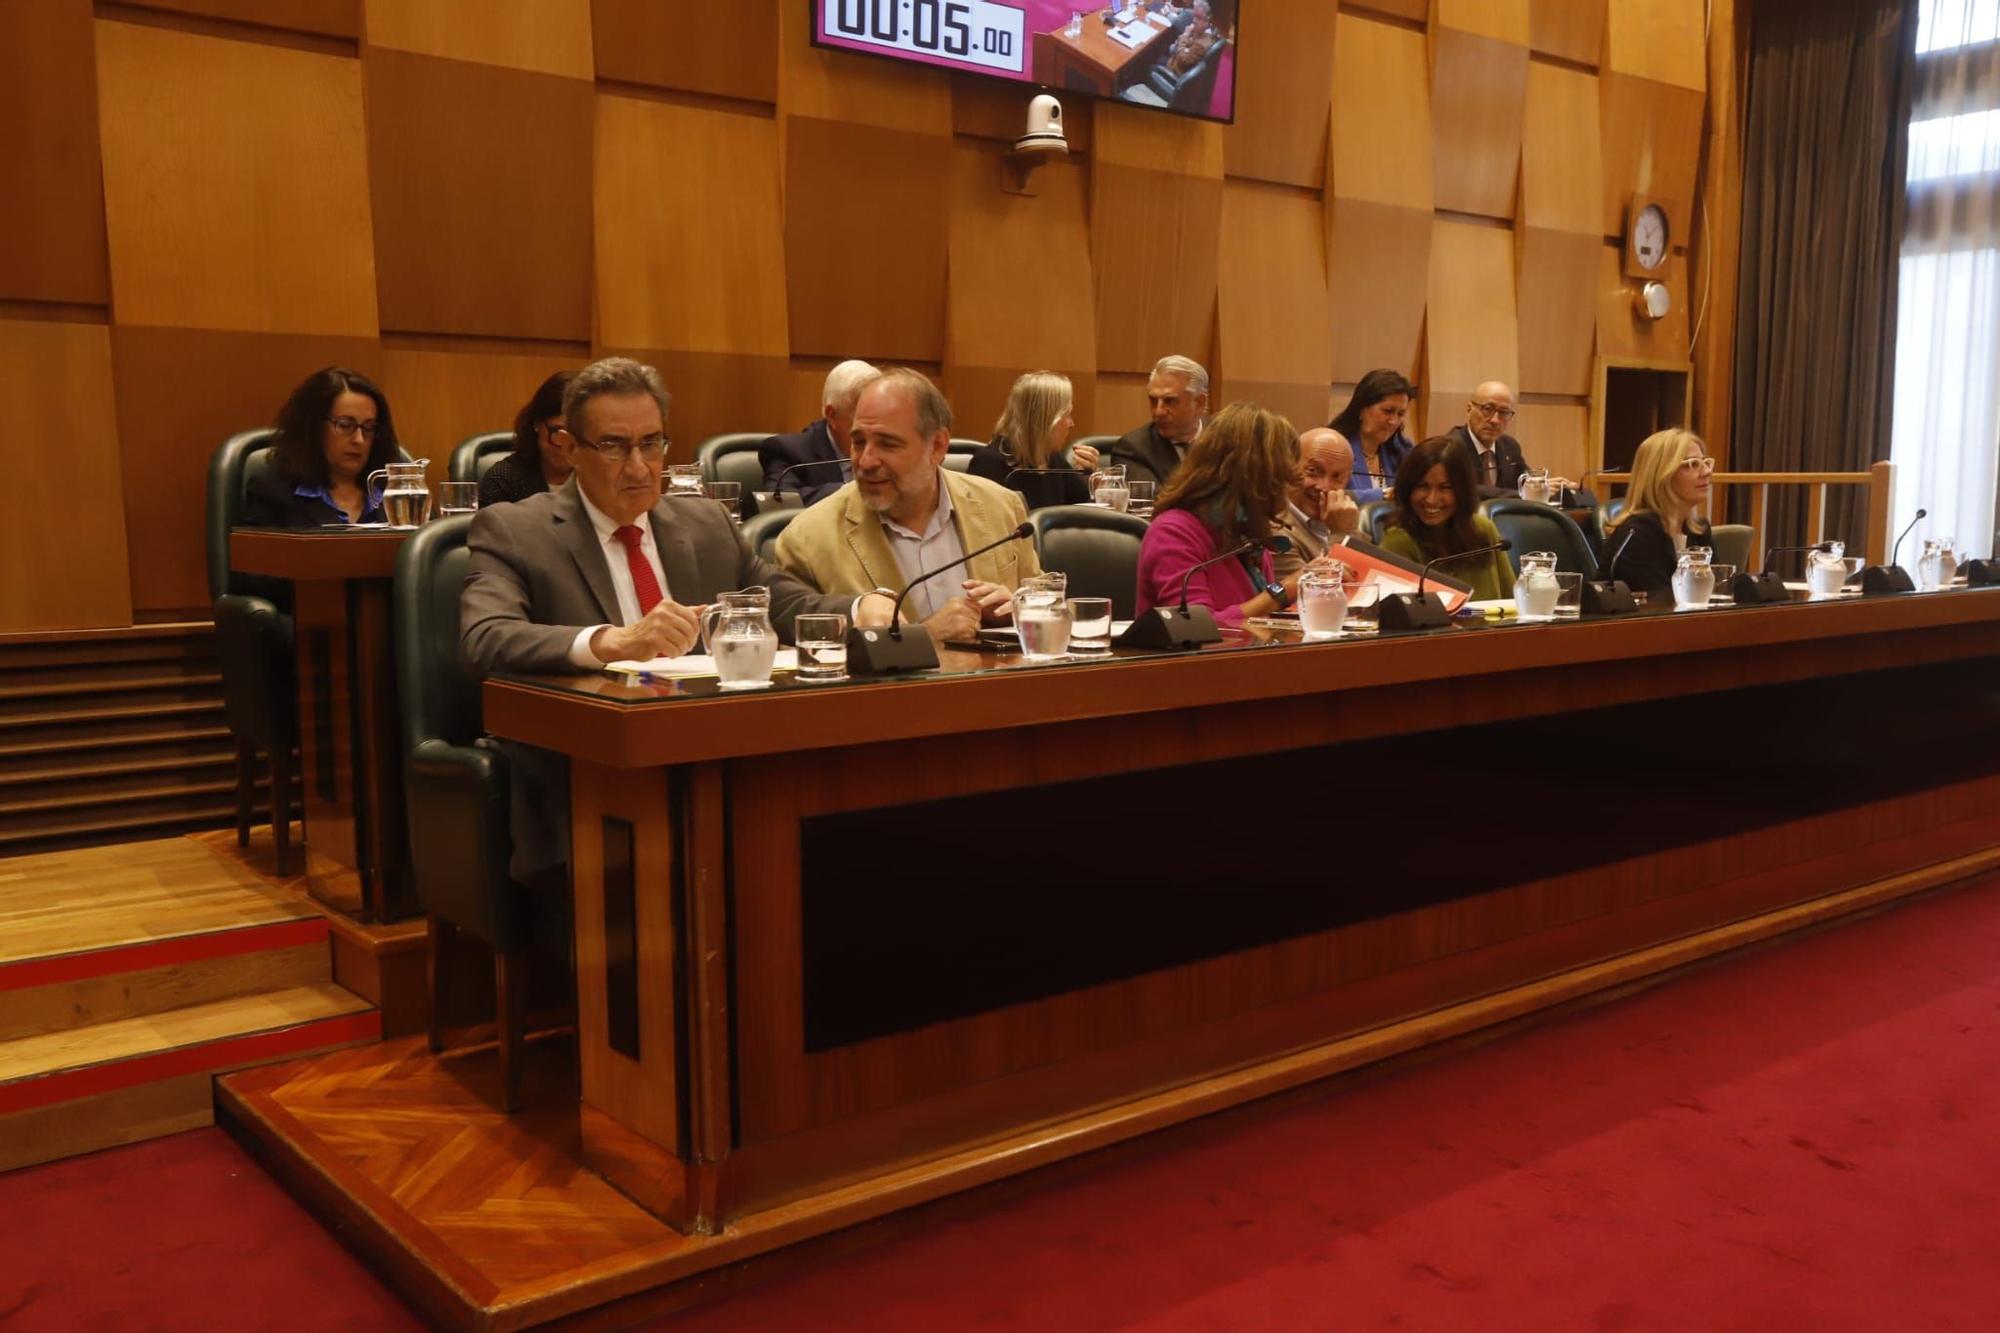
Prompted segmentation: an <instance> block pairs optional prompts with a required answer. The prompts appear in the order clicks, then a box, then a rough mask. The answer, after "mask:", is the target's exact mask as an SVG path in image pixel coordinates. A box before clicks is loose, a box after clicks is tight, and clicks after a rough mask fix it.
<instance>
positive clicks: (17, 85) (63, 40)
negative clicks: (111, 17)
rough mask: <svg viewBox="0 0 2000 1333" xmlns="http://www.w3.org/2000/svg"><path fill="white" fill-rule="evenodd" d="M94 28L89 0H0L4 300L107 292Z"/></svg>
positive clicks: (98, 296) (95, 296)
mask: <svg viewBox="0 0 2000 1333" xmlns="http://www.w3.org/2000/svg"><path fill="white" fill-rule="evenodd" d="M93 35H94V34H93V29H92V25H91V17H90V5H89V3H88V0H5V2H4V3H0V181H4V182H6V186H7V192H8V194H9V196H10V201H9V204H8V217H7V223H6V231H5V235H6V240H5V241H4V242H0V301H4V300H16V301H63V302H70V303H74V304H78V305H103V304H105V303H106V302H108V301H109V300H110V299H111V285H110V278H109V275H108V272H107V260H106V258H105V253H104V190H103V187H102V185H101V183H100V182H101V180H102V175H103V173H102V171H101V169H100V168H99V166H98V148H97V63H96V55H95V52H94V49H93V46H92V39H93Z"/></svg>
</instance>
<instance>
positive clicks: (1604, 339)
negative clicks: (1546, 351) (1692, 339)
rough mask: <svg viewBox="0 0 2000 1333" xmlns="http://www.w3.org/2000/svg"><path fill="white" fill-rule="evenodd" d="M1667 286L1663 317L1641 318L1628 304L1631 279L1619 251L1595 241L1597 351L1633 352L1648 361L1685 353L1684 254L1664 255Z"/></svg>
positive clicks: (1684, 357) (1682, 356)
mask: <svg viewBox="0 0 2000 1333" xmlns="http://www.w3.org/2000/svg"><path fill="white" fill-rule="evenodd" d="M1664 281H1665V282H1666V284H1667V290H1668V291H1670V292H1672V293H1673V296H1674V308H1673V310H1672V311H1671V312H1670V313H1669V314H1668V315H1667V317H1666V318H1665V319H1662V320H1658V321H1654V320H1649V319H1641V318H1640V317H1639V316H1638V314H1637V313H1636V312H1635V311H1634V310H1633V308H1632V292H1633V289H1634V282H1635V280H1634V279H1632V278H1628V277H1626V276H1625V255H1624V251H1623V250H1622V249H1620V248H1619V247H1618V246H1615V245H1606V246H1602V247H1600V249H1599V251H1598V261H1597V354H1598V355H1599V356H1636V357H1644V358H1646V359H1647V360H1651V361H1686V360H1687V359H1688V270H1687V260H1685V259H1683V258H1682V257H1681V256H1679V255H1675V256H1673V257H1672V258H1670V259H1668V260H1667V276H1666V278H1665V279H1664Z"/></svg>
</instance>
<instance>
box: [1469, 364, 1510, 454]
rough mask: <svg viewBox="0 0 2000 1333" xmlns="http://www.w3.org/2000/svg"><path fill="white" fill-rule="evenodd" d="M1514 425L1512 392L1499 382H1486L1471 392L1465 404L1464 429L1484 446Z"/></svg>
mask: <svg viewBox="0 0 2000 1333" xmlns="http://www.w3.org/2000/svg"><path fill="white" fill-rule="evenodd" d="M1513 424H1514V391H1513V390H1512V389H1510V388H1508V387H1507V386H1506V385H1505V384H1502V383H1501V382H1500V381H1499V380H1488V381H1486V383H1484V384H1482V385H1480V386H1479V387H1478V388H1476V389H1474V390H1473V391H1472V397H1471V399H1470V400H1468V401H1467V403H1466V404H1465V428H1466V429H1467V430H1469V431H1471V432H1472V434H1473V435H1474V436H1475V437H1476V438H1477V439H1478V440H1479V442H1480V443H1481V444H1483V445H1485V446H1486V447H1487V448H1489V449H1490V448H1492V447H1493V442H1494V441H1495V440H1497V439H1499V438H1500V437H1501V436H1502V435H1505V434H1506V433H1507V428H1508V427H1510V426H1512V425H1513Z"/></svg>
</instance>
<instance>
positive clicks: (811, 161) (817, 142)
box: [784, 6, 998, 361]
mask: <svg viewBox="0 0 2000 1333" xmlns="http://www.w3.org/2000/svg"><path fill="white" fill-rule="evenodd" d="M801 8H803V6H801ZM944 111H945V118H944V119H943V120H941V121H939V122H936V123H935V125H934V127H933V128H934V129H942V128H945V127H948V126H949V125H950V119H949V117H950V105H949V104H948V103H947V104H946V106H945V107H944ZM784 151H785V210H784V213H785V266H784V279H785V285H786V293H787V297H788V303H789V311H790V318H791V330H792V333H791V344H792V346H791V350H792V351H793V352H794V353H803V354H806V355H811V356H832V357H848V356H859V357H866V358H869V359H871V360H873V359H876V358H886V359H891V360H908V361H942V360H943V359H944V284H945V264H946V259H945V251H946V234H947V226H946V216H945V215H946V207H947V203H948V200H949V197H950V196H949V194H948V192H947V191H946V190H944V189H943V188H941V186H940V182H942V181H944V180H946V179H948V173H949V171H950V169H951V140H950V139H948V138H946V137H945V136H944V134H942V133H928V134H917V133H912V132H910V131H908V130H891V129H883V128H880V127H879V126H875V125H857V124H850V123H841V122H837V121H830V120H814V119H811V118H809V117H803V116H793V117H790V118H789V119H788V120H787V122H786V128H785V149H784ZM861 162H865V163H867V164H868V175H867V184H866V186H865V188H862V187H858V186H857V183H856V180H855V177H854V164H855V163H861ZM995 188H998V187H997V186H996V187H995Z"/></svg>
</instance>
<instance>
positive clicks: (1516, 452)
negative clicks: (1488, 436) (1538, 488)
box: [1449, 426, 1528, 500]
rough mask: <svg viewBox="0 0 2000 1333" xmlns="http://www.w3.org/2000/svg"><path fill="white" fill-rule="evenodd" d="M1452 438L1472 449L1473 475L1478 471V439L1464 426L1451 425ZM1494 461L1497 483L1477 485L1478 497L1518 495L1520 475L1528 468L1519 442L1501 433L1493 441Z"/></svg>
mask: <svg viewBox="0 0 2000 1333" xmlns="http://www.w3.org/2000/svg"><path fill="white" fill-rule="evenodd" d="M1449 433H1450V435H1451V437H1452V438H1453V439H1454V440H1457V441H1458V442H1459V443H1460V444H1462V445H1464V446H1465V447H1466V448H1468V449H1470V450H1472V461H1473V464H1474V466H1473V475H1475V476H1477V475H1478V472H1479V468H1478V463H1479V441H1477V440H1475V439H1473V438H1472V432H1471V431H1470V430H1467V429H1466V428H1465V427H1464V426H1453V427H1452V428H1451V431H1450V432H1449ZM1493 453H1494V456H1495V457H1494V461H1495V463H1496V464H1497V466H1496V467H1495V468H1494V472H1495V473H1496V481H1497V483H1498V484H1497V485H1493V486H1488V485H1486V484H1484V483H1483V482H1482V483H1481V484H1480V487H1479V498H1480V499H1482V500H1491V499H1492V498H1493V497H1494V496H1496V495H1518V494H1520V492H1521V477H1522V475H1523V474H1524V473H1526V472H1527V470H1528V460H1527V459H1526V458H1525V457H1523V456H1522V454H1521V442H1520V441H1519V440H1517V439H1515V438H1514V437H1513V436H1511V435H1502V436H1501V437H1500V438H1499V439H1497V440H1495V441H1494V442H1493Z"/></svg>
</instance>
